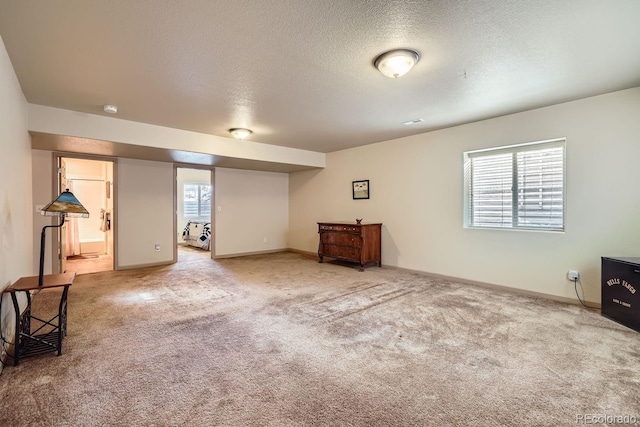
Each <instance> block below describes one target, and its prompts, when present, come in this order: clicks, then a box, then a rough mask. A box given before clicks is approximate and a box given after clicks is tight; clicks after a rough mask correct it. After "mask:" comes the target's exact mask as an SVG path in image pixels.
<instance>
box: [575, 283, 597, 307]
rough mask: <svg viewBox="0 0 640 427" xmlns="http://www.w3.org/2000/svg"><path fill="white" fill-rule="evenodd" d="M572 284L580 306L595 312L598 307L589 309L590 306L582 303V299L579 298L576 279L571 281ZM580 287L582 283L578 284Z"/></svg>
mask: <svg viewBox="0 0 640 427" xmlns="http://www.w3.org/2000/svg"><path fill="white" fill-rule="evenodd" d="M572 282H573V288H574V289H575V290H576V296H577V297H578V301H580V304H582V305H583V306H585V307H586V308H589V309H591V310H597V309H598V307H591V306H590V305H587V304H585V303H584V301H582V298H580V294H579V293H578V279H573V280H572ZM580 287H581V288H582V283H581V284H580Z"/></svg>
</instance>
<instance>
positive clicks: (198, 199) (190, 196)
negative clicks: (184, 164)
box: [182, 184, 211, 217]
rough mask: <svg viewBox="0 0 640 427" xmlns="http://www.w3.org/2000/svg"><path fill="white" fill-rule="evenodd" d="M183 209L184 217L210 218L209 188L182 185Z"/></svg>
mask: <svg viewBox="0 0 640 427" xmlns="http://www.w3.org/2000/svg"><path fill="white" fill-rule="evenodd" d="M183 190H184V193H183V194H184V196H183V198H182V199H183V200H182V202H183V207H184V216H185V217H194V216H211V186H210V185H207V184H184V186H183Z"/></svg>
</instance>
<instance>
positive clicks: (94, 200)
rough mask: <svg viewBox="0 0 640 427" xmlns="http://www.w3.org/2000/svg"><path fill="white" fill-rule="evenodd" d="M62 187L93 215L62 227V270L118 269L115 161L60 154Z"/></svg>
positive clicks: (74, 220)
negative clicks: (115, 241)
mask: <svg viewBox="0 0 640 427" xmlns="http://www.w3.org/2000/svg"><path fill="white" fill-rule="evenodd" d="M58 160H59V167H58V171H59V178H60V190H61V191H64V189H66V188H68V189H69V191H71V192H72V193H73V194H74V195H75V196H76V198H77V199H78V200H79V201H80V203H82V205H83V206H84V207H85V208H86V209H87V210H88V211H89V218H68V219H67V221H66V222H65V225H64V226H63V227H62V228H61V230H60V236H59V239H58V240H59V242H60V248H59V254H60V256H59V259H60V271H66V272H75V273H76V274H87V273H97V272H100V271H111V270H113V269H114V259H115V257H114V232H113V230H114V198H115V197H114V190H115V188H114V185H113V181H114V180H113V176H114V170H113V169H114V163H113V161H108V160H94V159H85V158H74V157H59V158H58Z"/></svg>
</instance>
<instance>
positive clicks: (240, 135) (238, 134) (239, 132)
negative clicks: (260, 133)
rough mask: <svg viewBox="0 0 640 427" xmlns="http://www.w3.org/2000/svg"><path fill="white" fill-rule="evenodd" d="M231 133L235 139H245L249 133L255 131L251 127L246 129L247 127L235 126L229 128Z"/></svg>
mask: <svg viewBox="0 0 640 427" xmlns="http://www.w3.org/2000/svg"><path fill="white" fill-rule="evenodd" d="M229 133H230V134H231V136H233V137H234V138H235V139H240V140H243V139H246V138H248V137H249V135H251V134H252V133H253V131H251V130H250V129H245V128H233V129H229Z"/></svg>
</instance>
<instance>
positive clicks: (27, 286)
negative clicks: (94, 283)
mask: <svg viewBox="0 0 640 427" xmlns="http://www.w3.org/2000/svg"><path fill="white" fill-rule="evenodd" d="M75 278H76V273H62V274H45V275H44V276H43V283H42V286H38V276H30V277H21V278H20V279H18V281H17V282H16V283H14V284H13V285H11V286H9V287H8V288H6V289H5V290H4V291H5V292H16V291H32V290H36V289H47V288H59V287H61V286H71V285H72V284H73V280H74V279H75Z"/></svg>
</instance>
